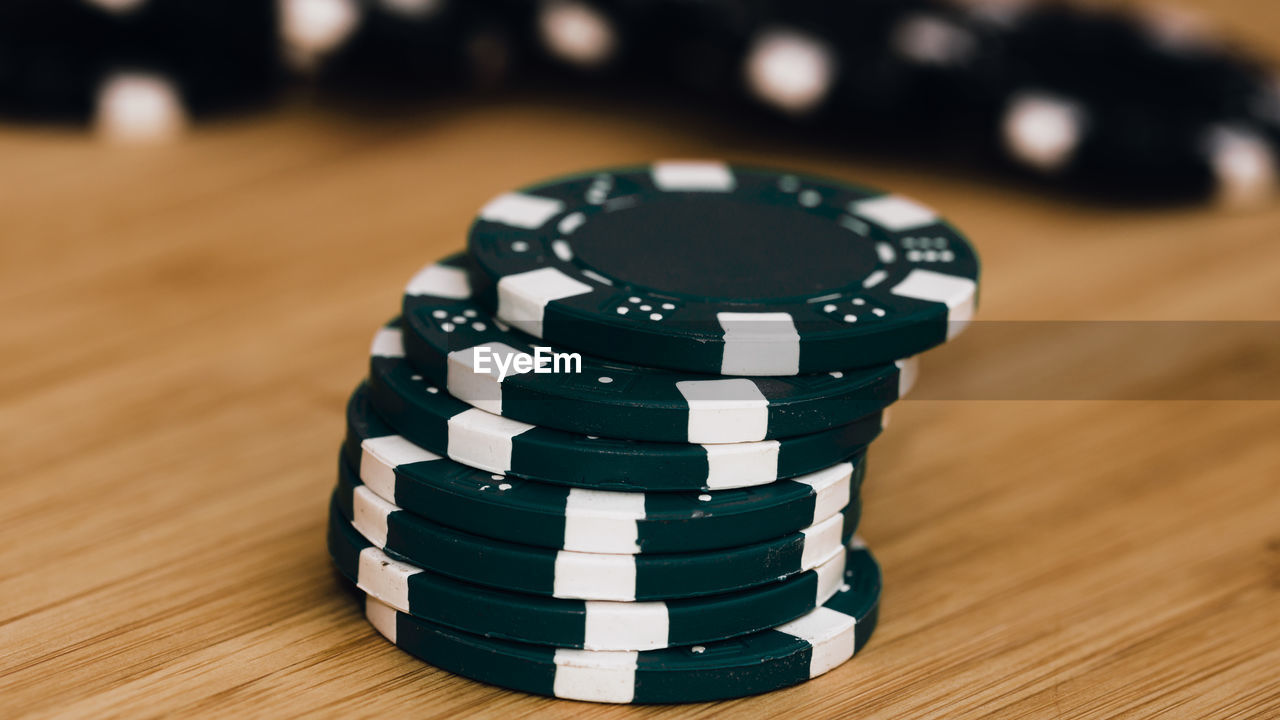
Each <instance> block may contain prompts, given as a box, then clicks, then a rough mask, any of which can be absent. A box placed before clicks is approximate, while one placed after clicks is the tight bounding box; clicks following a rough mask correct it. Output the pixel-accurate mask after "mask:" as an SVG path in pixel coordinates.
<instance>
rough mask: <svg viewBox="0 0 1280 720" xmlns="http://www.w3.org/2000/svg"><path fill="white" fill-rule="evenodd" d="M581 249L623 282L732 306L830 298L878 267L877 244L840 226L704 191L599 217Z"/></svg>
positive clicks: (586, 259)
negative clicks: (748, 303) (830, 293)
mask: <svg viewBox="0 0 1280 720" xmlns="http://www.w3.org/2000/svg"><path fill="white" fill-rule="evenodd" d="M573 249H574V253H575V254H576V255H577V257H578V258H579V260H581V261H582V262H583V263H585V264H586V265H587V266H589V267H591V268H592V269H593V270H595V271H597V272H600V273H602V274H604V275H607V276H609V277H611V278H614V279H617V280H619V281H620V282H619V284H620V285H623V286H637V287H643V288H646V289H648V290H652V291H655V292H658V293H663V294H668V295H679V296H684V297H690V298H702V299H707V300H725V301H730V302H733V301H737V302H753V301H756V302H759V301H769V300H783V299H791V298H800V297H807V296H814V295H822V294H825V293H829V292H831V291H832V290H834V289H838V288H843V287H846V286H848V285H851V284H853V283H856V282H858V281H859V280H860V279H862V278H864V277H866V276H867V275H868V274H869V273H870V272H871V271H872V270H874V269H875V266H876V256H875V252H874V250H873V248H872V246H871V244H870V243H868V242H866V241H865V240H861V239H860V238H858V237H857V236H856V235H854V234H853V233H851V232H849V231H848V230H845V229H843V228H841V227H840V226H838V225H837V224H836V223H835V222H833V221H831V220H827V219H824V218H821V217H818V216H817V215H814V214H811V213H808V212H805V211H804V210H801V209H800V208H797V207H794V206H782V205H771V204H764V203H751V202H744V201H742V200H739V199H735V198H732V197H725V196H719V195H712V194H701V193H700V194H671V195H664V196H661V197H655V198H652V199H646V200H645V202H642V203H639V204H637V205H632V206H624V207H622V208H619V209H617V210H612V211H607V212H602V213H600V214H598V215H595V216H593V217H592V218H591V219H590V220H589V221H587V222H586V223H585V224H583V226H582V227H581V228H579V229H578V230H577V231H576V232H575V233H574V235H573Z"/></svg>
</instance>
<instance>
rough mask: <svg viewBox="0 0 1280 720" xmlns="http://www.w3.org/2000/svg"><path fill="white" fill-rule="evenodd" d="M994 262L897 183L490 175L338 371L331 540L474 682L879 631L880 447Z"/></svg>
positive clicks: (624, 687)
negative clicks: (866, 494) (343, 412)
mask: <svg viewBox="0 0 1280 720" xmlns="http://www.w3.org/2000/svg"><path fill="white" fill-rule="evenodd" d="M977 279H978V260H977V257H976V255H975V253H974V250H973V248H972V247H971V246H970V245H969V243H968V242H967V241H966V240H965V239H964V238H963V237H962V236H961V235H960V234H959V233H958V232H957V231H956V230H955V229H953V228H952V227H951V226H950V225H948V224H947V223H945V222H944V221H943V220H941V219H940V218H939V217H938V216H937V215H936V214H935V213H934V212H933V211H931V210H929V209H928V208H926V207H925V206H923V205H921V204H919V203H917V202H914V201H912V200H909V199H907V198H904V197H901V196H898V195H891V194H885V193H881V192H877V191H873V190H867V189H864V188H858V187H853V186H849V185H845V184H842V183H838V182H834V181H830V180H826V179H822V178H815V177H809V176H804V175H799V174H795V173H787V172H782V171H774V170H759V169H747V168H742V167H737V166H730V165H727V164H725V163H719V162H708V161H683V162H660V163H655V164H653V165H651V166H646V167H633V168H620V169H607V170H600V171H595V172H589V173H584V174H581V175H577V176H572V177H566V178H560V179H556V180H553V181H550V182H546V183H542V184H538V185H535V186H532V187H528V188H524V189H521V190H519V191H515V192H510V193H506V194H502V195H499V196H498V197H496V198H495V199H494V200H492V201H491V202H490V203H488V204H487V205H486V206H485V207H484V208H483V209H482V210H481V211H480V213H479V216H478V218H477V219H476V221H475V223H474V225H473V226H472V228H471V230H470V232H469V237H468V252H467V253H459V254H456V255H452V256H449V257H446V258H443V259H441V260H438V261H436V262H433V263H431V264H429V265H427V266H426V267H424V268H422V269H421V270H419V271H418V272H417V273H416V274H415V275H413V277H412V278H411V279H410V281H409V282H408V284H407V286H406V288H405V292H404V296H403V304H402V308H401V310H400V315H399V316H398V317H397V318H395V319H393V320H392V321H390V322H389V323H387V324H386V325H384V326H383V327H381V328H380V329H378V330H377V332H376V334H375V337H374V340H373V344H372V350H371V353H370V365H369V375H368V377H367V379H365V380H364V381H363V382H362V383H361V384H360V385H359V387H357V388H356V390H355V392H354V393H353V394H352V395H351V398H350V402H349V404H348V407H347V437H346V441H345V443H344V445H343V448H342V452H341V459H340V463H339V471H338V476H339V477H338V486H337V489H336V490H335V492H334V495H333V499H332V505H331V510H330V519H329V539H328V542H329V549H330V553H331V554H332V557H333V559H334V562H335V563H336V565H337V567H338V569H339V571H340V574H341V575H342V576H343V577H345V578H346V580H348V581H349V582H350V583H352V584H354V585H355V586H356V587H357V588H358V589H359V591H360V593H361V595H362V597H363V602H364V609H365V613H366V615H367V617H368V619H369V621H370V622H371V623H372V624H373V626H374V627H375V628H377V630H378V631H379V632H380V633H381V634H383V635H384V636H385V637H386V638H387V639H389V640H390V641H391V642H393V643H395V644H396V645H397V646H399V647H400V648H402V649H403V650H405V651H407V652H408V653H410V654H412V655H415V656H417V657H418V658H420V659H422V660H424V661H426V662H428V663H430V664H432V665H435V666H437V667H440V668H443V669H445V670H449V671H452V672H455V673H458V674H460V675H464V676H467V677H470V678H473V679H476V680H480V681H482V682H487V683H491V684H494V685H499V686H503V687H507V688H511V689H516V690H522V691H525V692H531V693H538V694H543V695H551V696H555V697H561V698H572V699H578V700H589V701H598V702H620V703H627V702H635V703H669V702H694V701H704V700H715V699H723V698H729V697H737V696H742V695H749V694H753V693H760V692H766V691H769V690H773V689H777V688H781V687H785V686H788V685H793V684H796V683H799V682H803V681H805V680H808V679H810V678H812V677H815V676H817V675H820V674H822V673H824V672H826V671H828V670H831V669H833V668H835V667H836V666H838V665H840V664H841V663H843V662H844V661H846V660H848V659H849V658H851V657H852V656H853V655H854V653H855V652H857V651H859V650H861V649H862V647H863V646H864V645H865V644H866V643H867V641H868V639H869V638H870V636H871V633H872V631H873V629H874V628H875V625H876V621H877V616H878V610H879V605H880V595H881V587H882V583H881V574H880V568H879V566H878V565H877V563H876V561H875V559H874V558H873V556H872V555H871V553H870V551H869V550H868V549H867V547H866V546H865V545H864V543H863V542H862V540H861V539H860V538H859V536H858V535H856V534H855V530H856V529H857V526H858V522H859V519H860V516H861V504H860V499H859V491H860V488H861V486H862V483H863V480H864V478H865V475H866V453H867V447H868V445H869V444H870V443H871V441H872V440H874V439H875V438H876V437H877V436H878V435H879V434H880V432H881V430H882V428H883V427H884V422H885V420H884V418H885V413H886V411H887V409H888V406H889V405H890V404H892V403H893V402H894V401H896V400H897V399H898V398H899V397H901V396H902V394H903V393H904V392H906V390H907V389H908V388H909V387H910V385H911V384H912V382H913V381H914V378H915V368H916V364H915V360H914V357H915V356H916V355H917V354H919V353H920V352H923V351H925V350H927V349H929V348H931V347H934V346H936V345H938V344H940V343H942V342H944V341H946V340H947V339H949V338H950V337H952V336H954V335H955V334H956V333H957V332H958V331H959V330H960V329H961V328H963V327H964V325H965V324H966V323H967V321H968V320H969V318H970V317H971V316H972V314H973V310H974V307H975V302H976V296H977Z"/></svg>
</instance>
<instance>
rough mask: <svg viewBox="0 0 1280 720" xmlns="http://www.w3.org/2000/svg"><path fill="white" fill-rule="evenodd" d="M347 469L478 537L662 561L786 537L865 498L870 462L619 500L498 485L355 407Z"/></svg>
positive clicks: (364, 402) (516, 482) (357, 400)
mask: <svg viewBox="0 0 1280 720" xmlns="http://www.w3.org/2000/svg"><path fill="white" fill-rule="evenodd" d="M342 454H343V460H344V461H345V462H347V463H350V465H351V467H353V468H358V469H359V479H360V481H361V482H363V483H364V484H365V486H366V487H368V488H369V490H371V491H372V492H373V493H375V494H377V495H378V496H379V497H381V498H382V499H384V500H386V501H387V502H389V503H391V504H393V505H398V506H399V507H401V508H403V509H405V510H407V511H409V512H412V513H415V514H417V515H420V516H422V517H424V518H426V519H428V520H431V521H433V522H437V523H440V524H442V525H447V526H449V527H453V528H457V529H459V530H464V531H466V532H469V533H474V534H476V535H483V536H485V537H490V538H496V539H499V540H507V541H510V542H518V543H525V544H528V545H534V546H538V547H545V548H553V549H557V550H578V551H582V552H594V553H623V554H637V553H655V552H658V553H661V552H667V553H670V552H690V551H696V550H713V549H717V548H728V547H734V546H738V545H749V544H752V543H757V542H760V541H763V540H769V539H772V538H777V537H782V536H783V535H788V534H790V533H794V532H797V531H799V530H801V529H802V528H805V527H808V526H810V525H814V524H817V523H819V522H822V521H823V520H826V519H827V518H829V517H831V516H832V515H834V514H835V513H837V512H839V511H840V510H841V508H843V507H845V506H846V505H848V504H849V503H850V502H852V501H853V500H854V499H856V498H857V497H858V492H859V489H860V488H861V485H862V478H863V475H864V473H865V472H866V459H865V456H864V455H857V456H854V457H853V458H851V459H850V461H849V462H844V463H840V464H838V465H833V466H831V467H828V468H824V469H822V470H819V471H818V472H815V473H810V474H808V475H802V476H800V477H797V478H794V479H791V480H779V481H777V482H773V483H769V484H767V485H760V486H758V487H752V488H743V489H738V490H716V491H712V492H692V493H680V492H665V493H639V492H611V491H608V490H588V489H584V488H571V487H566V486H562V485H548V484H544V483H539V482H534V481H531V480H521V479H518V478H514V477H506V476H503V475H494V474H493V473H489V472H486V471H483V470H477V469H475V468H471V467H468V466H466V465H463V464H461V463H457V462H454V461H453V460H450V459H448V458H446V457H441V456H440V455H436V454H435V453H432V452H430V451H427V450H424V449H422V448H420V447H418V446H416V445H414V444H413V443H411V442H409V441H408V440H406V439H405V438H404V437H403V436H401V435H398V434H396V433H395V431H394V430H392V429H391V428H390V427H389V426H388V425H386V423H384V422H383V421H382V419H381V418H379V417H378V416H377V414H376V413H374V412H373V410H372V408H370V407H369V403H368V397H367V395H366V391H365V389H364V388H363V387H360V388H357V389H356V391H355V393H353V394H352V396H351V400H350V402H349V403H348V405H347V439H346V442H345V443H344V445H343V453H342Z"/></svg>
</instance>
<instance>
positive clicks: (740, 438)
mask: <svg viewBox="0 0 1280 720" xmlns="http://www.w3.org/2000/svg"><path fill="white" fill-rule="evenodd" d="M676 389H677V390H679V391H680V394H681V395H683V396H684V399H685V402H687V403H688V404H689V431H688V442H691V443H728V442H748V441H753V440H763V439H764V438H765V435H767V434H768V431H769V401H768V400H767V399H766V398H765V396H764V393H762V392H760V387H759V386H758V385H756V383H755V382H754V381H752V380H748V379H746V378H729V379H725V380H682V381H679V382H677V383H676Z"/></svg>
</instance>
